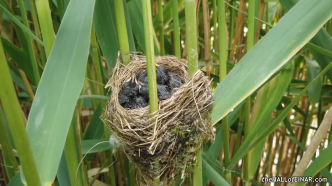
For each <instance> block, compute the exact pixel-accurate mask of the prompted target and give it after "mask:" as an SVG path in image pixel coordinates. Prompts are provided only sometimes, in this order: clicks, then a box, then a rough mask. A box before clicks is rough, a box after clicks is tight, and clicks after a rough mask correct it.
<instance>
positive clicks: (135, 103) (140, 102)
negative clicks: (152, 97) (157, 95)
mask: <svg viewBox="0 0 332 186" xmlns="http://www.w3.org/2000/svg"><path fill="white" fill-rule="evenodd" d="M148 105H149V102H148V101H147V100H146V99H145V98H143V97H142V96H137V97H135V98H134V99H133V100H132V103H131V106H130V108H131V109H137V108H143V107H146V106H148Z"/></svg>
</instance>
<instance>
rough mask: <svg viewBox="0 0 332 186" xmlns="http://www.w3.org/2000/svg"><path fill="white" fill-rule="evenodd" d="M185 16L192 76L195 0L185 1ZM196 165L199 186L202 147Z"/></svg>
mask: <svg viewBox="0 0 332 186" xmlns="http://www.w3.org/2000/svg"><path fill="white" fill-rule="evenodd" d="M185 16H186V47H187V60H188V73H189V77H192V76H193V75H194V74H195V72H196V71H197V70H198V64H197V63H198V54H197V30H196V29H197V28H196V2H195V0H186V1H185ZM196 157H197V165H196V166H195V167H194V186H201V185H202V183H203V177H202V149H200V150H199V151H198V152H197V154H196Z"/></svg>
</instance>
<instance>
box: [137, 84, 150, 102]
mask: <svg viewBox="0 0 332 186" xmlns="http://www.w3.org/2000/svg"><path fill="white" fill-rule="evenodd" d="M138 92H139V94H140V95H141V96H142V97H143V98H145V99H146V100H149V86H148V83H145V84H142V83H139V91H138Z"/></svg>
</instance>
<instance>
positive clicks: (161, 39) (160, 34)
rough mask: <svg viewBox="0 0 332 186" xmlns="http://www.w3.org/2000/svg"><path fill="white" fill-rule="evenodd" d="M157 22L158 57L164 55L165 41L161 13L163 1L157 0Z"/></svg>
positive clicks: (162, 14)
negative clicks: (158, 30)
mask: <svg viewBox="0 0 332 186" xmlns="http://www.w3.org/2000/svg"><path fill="white" fill-rule="evenodd" d="M158 22H159V28H160V32H159V43H160V55H161V56H164V55H165V41H164V13H163V1H162V0H158Z"/></svg>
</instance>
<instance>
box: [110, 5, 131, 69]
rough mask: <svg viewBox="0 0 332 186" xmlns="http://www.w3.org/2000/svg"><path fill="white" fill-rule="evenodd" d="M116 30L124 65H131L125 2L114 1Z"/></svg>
mask: <svg viewBox="0 0 332 186" xmlns="http://www.w3.org/2000/svg"><path fill="white" fill-rule="evenodd" d="M114 9H115V18H116V28H117V31H118V38H119V45H120V51H121V59H122V62H123V64H124V65H128V64H129V63H130V49H129V41H128V34H127V26H126V18H125V14H124V8H123V0H116V1H114Z"/></svg>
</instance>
